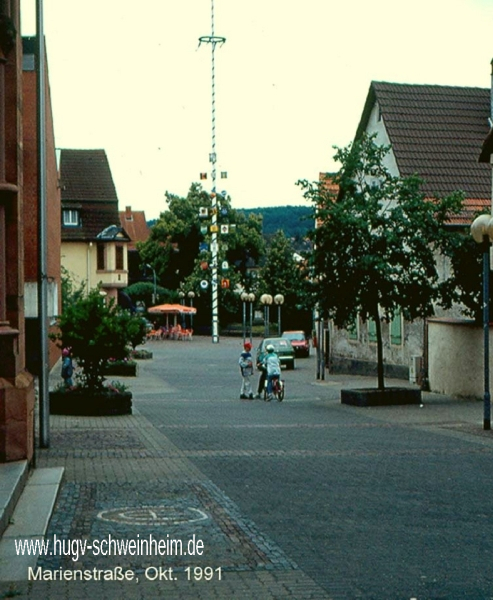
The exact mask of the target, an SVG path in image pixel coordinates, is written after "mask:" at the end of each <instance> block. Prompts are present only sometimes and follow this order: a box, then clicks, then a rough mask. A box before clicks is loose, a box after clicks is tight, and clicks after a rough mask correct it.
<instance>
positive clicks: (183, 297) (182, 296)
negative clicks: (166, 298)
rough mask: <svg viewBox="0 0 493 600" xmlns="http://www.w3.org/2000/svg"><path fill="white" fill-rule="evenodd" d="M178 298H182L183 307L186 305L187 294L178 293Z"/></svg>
mask: <svg viewBox="0 0 493 600" xmlns="http://www.w3.org/2000/svg"><path fill="white" fill-rule="evenodd" d="M178 298H180V304H181V305H182V306H183V305H184V304H185V292H178Z"/></svg>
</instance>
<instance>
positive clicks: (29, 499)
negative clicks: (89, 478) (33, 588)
mask: <svg viewBox="0 0 493 600" xmlns="http://www.w3.org/2000/svg"><path fill="white" fill-rule="evenodd" d="M63 473H64V469H63V467H53V468H47V469H34V470H33V471H32V473H31V474H30V476H29V478H28V480H27V482H26V485H25V487H24V490H23V491H22V494H21V495H20V498H19V499H18V502H17V504H16V506H15V510H14V512H13V515H12V516H11V518H10V524H9V526H8V527H7V529H6V530H5V531H4V533H3V536H2V538H1V539H0V581H26V580H27V573H28V567H34V566H35V565H36V562H37V559H38V556H36V555H33V556H29V555H24V556H18V555H17V553H16V547H15V541H16V540H26V541H30V540H32V541H33V542H34V541H35V540H41V539H43V537H44V535H45V533H46V529H47V528H48V523H49V521H50V518H51V514H52V512H53V508H54V506H55V502H56V498H57V495H58V490H59V488H60V485H61V483H62V479H63Z"/></svg>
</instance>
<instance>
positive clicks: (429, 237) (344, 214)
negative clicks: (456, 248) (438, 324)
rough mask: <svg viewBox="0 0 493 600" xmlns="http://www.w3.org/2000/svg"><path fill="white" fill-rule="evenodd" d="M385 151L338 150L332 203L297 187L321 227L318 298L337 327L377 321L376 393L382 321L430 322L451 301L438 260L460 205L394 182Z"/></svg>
mask: <svg viewBox="0 0 493 600" xmlns="http://www.w3.org/2000/svg"><path fill="white" fill-rule="evenodd" d="M389 149H390V148H389V147H386V146H378V145H377V144H376V143H375V140H374V136H367V135H364V136H363V137H362V138H361V139H359V140H357V141H356V142H354V143H353V144H351V145H350V146H348V147H346V148H343V149H337V152H336V155H335V157H334V158H335V159H336V160H337V161H339V162H340V164H341V168H340V170H339V172H338V173H336V174H335V175H334V178H333V183H334V184H337V186H338V189H339V192H338V195H337V196H335V195H334V193H333V192H332V193H331V191H330V190H329V189H328V188H327V187H326V186H325V185H324V183H323V182H317V183H309V182H307V181H302V182H299V183H300V185H301V186H302V187H303V189H304V191H305V197H306V198H308V199H310V200H311V201H313V203H314V205H315V212H316V217H317V219H318V223H319V227H317V228H316V229H315V230H314V231H313V234H312V238H313V241H314V245H315V247H314V251H313V254H312V261H311V267H312V274H313V278H314V294H315V299H316V301H317V303H318V305H319V307H320V309H321V310H322V312H323V313H324V314H325V316H328V317H329V318H332V319H333V320H334V322H335V324H336V325H338V326H340V327H344V326H348V325H350V324H352V323H354V320H355V318H356V317H357V315H360V316H361V317H362V318H363V319H364V320H366V319H368V318H372V319H374V321H375V323H376V325H377V350H378V366H379V369H378V372H379V387H381V388H383V385H384V382H383V355H382V339H381V327H380V320H381V319H385V320H391V319H392V317H393V316H394V314H396V313H397V312H399V311H401V312H402V313H403V315H404V316H405V318H406V319H408V320H413V319H415V318H417V317H427V316H430V315H432V314H433V312H434V304H435V303H444V304H447V303H448V304H450V302H451V300H452V298H451V294H452V287H451V286H450V285H449V286H447V285H444V282H443V281H441V280H440V277H439V273H438V270H437V263H436V256H437V254H440V253H442V254H445V255H447V254H448V253H449V252H450V247H451V245H452V240H453V238H454V236H457V234H456V233H454V232H452V231H451V230H450V229H449V228H447V227H446V224H447V222H448V221H449V220H450V218H451V216H452V215H454V214H458V213H459V212H460V211H461V209H462V201H463V196H462V195H461V194H460V193H454V194H451V195H450V196H448V197H446V198H436V199H433V200H430V199H426V198H425V197H424V194H423V193H422V192H421V190H420V186H421V180H420V179H419V177H417V176H411V177H396V176H393V175H392V174H391V173H390V172H389V170H388V169H387V168H386V167H385V164H384V163H385V161H384V158H385V156H386V154H387V153H388V152H389Z"/></svg>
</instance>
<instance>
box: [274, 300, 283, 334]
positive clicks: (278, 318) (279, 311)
mask: <svg viewBox="0 0 493 600" xmlns="http://www.w3.org/2000/svg"><path fill="white" fill-rule="evenodd" d="M274 302H275V303H276V304H277V333H278V335H279V337H281V306H282V305H283V304H284V296H283V295H282V294H276V295H275V296H274Z"/></svg>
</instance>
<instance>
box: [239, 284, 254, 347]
mask: <svg viewBox="0 0 493 600" xmlns="http://www.w3.org/2000/svg"><path fill="white" fill-rule="evenodd" d="M240 299H241V301H242V302H243V343H245V340H246V338H247V331H248V328H247V306H248V305H250V344H252V343H253V333H252V329H253V303H254V302H255V294H252V293H251V292H250V293H248V292H242V293H241V295H240Z"/></svg>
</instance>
